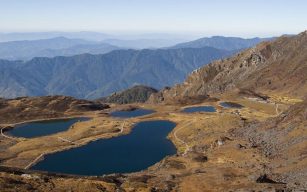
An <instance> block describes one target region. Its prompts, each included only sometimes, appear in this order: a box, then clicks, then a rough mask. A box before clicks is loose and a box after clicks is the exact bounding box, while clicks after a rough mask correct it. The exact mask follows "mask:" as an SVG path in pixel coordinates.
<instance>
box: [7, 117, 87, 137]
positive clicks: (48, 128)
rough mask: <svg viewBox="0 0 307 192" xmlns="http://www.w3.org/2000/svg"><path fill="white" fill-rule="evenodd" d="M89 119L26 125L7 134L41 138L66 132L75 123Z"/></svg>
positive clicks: (48, 121) (21, 125) (59, 120)
mask: <svg viewBox="0 0 307 192" xmlns="http://www.w3.org/2000/svg"><path fill="white" fill-rule="evenodd" d="M88 119H89V118H86V117H80V118H73V119H57V120H46V121H37V122H31V123H25V124H20V125H17V126H16V127H14V128H13V129H10V130H8V131H7V133H8V134H9V135H12V136H15V137H25V138H33V137H40V136H45V135H51V134H55V133H58V132H62V131H66V130H68V129H69V127H70V126H72V125H73V124H74V123H76V122H78V121H86V120H88Z"/></svg>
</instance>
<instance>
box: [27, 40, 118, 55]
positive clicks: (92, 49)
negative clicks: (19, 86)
mask: <svg viewBox="0 0 307 192" xmlns="http://www.w3.org/2000/svg"><path fill="white" fill-rule="evenodd" d="M116 49H121V48H119V47H116V46H113V45H110V44H106V43H97V44H80V45H74V46H72V47H69V48H65V49H45V50H42V51H39V52H37V53H36V54H35V55H32V56H31V58H33V57H55V56H73V55H80V54H84V53H90V54H104V53H108V52H110V51H113V50H116Z"/></svg>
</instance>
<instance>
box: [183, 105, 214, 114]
mask: <svg viewBox="0 0 307 192" xmlns="http://www.w3.org/2000/svg"><path fill="white" fill-rule="evenodd" d="M182 111H183V112H186V113H195V112H216V110H215V107H213V106H197V107H187V108H185V109H183V110H182Z"/></svg>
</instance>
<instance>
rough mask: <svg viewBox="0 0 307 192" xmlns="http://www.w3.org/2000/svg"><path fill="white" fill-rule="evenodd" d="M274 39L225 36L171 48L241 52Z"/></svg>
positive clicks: (203, 39) (198, 40)
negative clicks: (205, 48)
mask: <svg viewBox="0 0 307 192" xmlns="http://www.w3.org/2000/svg"><path fill="white" fill-rule="evenodd" d="M272 39H274V38H258V37H256V38H251V39H243V38H240V37H224V36H213V37H204V38H201V39H197V40H194V41H190V42H186V43H180V44H177V45H175V46H173V47H171V48H175V49H177V48H201V47H214V48H217V49H225V50H240V49H245V48H249V47H253V46H255V45H256V44H258V43H260V42H262V41H268V40H272Z"/></svg>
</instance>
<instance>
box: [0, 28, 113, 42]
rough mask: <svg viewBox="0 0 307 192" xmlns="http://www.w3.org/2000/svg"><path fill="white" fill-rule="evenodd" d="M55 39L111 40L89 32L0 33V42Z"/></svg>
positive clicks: (103, 35)
mask: <svg viewBox="0 0 307 192" xmlns="http://www.w3.org/2000/svg"><path fill="white" fill-rule="evenodd" d="M56 37H66V38H69V39H85V40H89V41H102V40H104V39H109V38H113V36H111V35H108V34H105V33H98V32H90V31H81V32H57V31H54V32H24V33H0V42H7V41H23V40H40V39H51V38H56Z"/></svg>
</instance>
